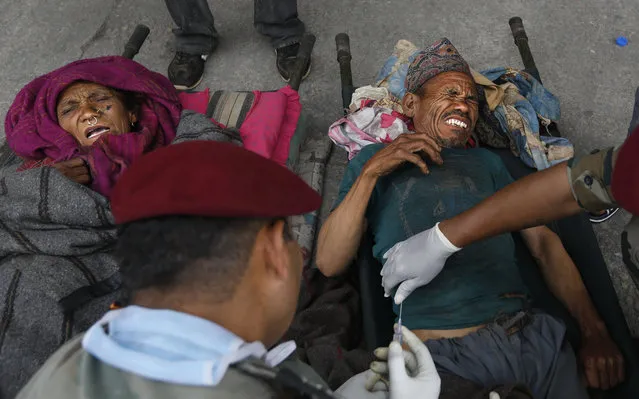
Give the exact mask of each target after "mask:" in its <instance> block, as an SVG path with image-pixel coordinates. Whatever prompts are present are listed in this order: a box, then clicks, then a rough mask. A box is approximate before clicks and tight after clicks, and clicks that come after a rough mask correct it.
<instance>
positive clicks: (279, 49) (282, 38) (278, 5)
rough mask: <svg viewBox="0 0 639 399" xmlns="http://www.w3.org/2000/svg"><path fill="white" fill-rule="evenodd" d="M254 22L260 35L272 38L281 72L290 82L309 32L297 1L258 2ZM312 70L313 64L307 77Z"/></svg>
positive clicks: (307, 66)
mask: <svg viewBox="0 0 639 399" xmlns="http://www.w3.org/2000/svg"><path fill="white" fill-rule="evenodd" d="M253 23H254V25H255V28H256V29H257V31H258V32H259V33H261V34H263V35H265V36H268V37H269V38H270V39H271V44H272V45H273V47H274V48H275V52H276V54H277V62H276V66H277V70H278V71H279V73H280V75H281V76H282V78H283V79H284V80H285V81H288V80H289V79H290V76H291V72H292V71H293V68H294V67H295V63H296V60H297V52H298V51H299V46H300V45H299V43H300V41H301V40H302V36H303V35H304V31H305V27H304V23H303V22H302V21H300V19H299V18H298V15H297V0H254V21H253ZM310 67H311V64H310V62H309V63H308V64H307V65H306V69H305V73H304V77H306V76H307V75H308V73H309V72H310Z"/></svg>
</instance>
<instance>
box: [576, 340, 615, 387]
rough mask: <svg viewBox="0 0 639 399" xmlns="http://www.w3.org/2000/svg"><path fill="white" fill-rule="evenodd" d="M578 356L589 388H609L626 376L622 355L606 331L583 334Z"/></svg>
mask: <svg viewBox="0 0 639 399" xmlns="http://www.w3.org/2000/svg"><path fill="white" fill-rule="evenodd" d="M579 358H580V359H581V361H582V362H583V364H584V370H585V372H586V379H587V381H588V386H589V387H591V388H599V389H610V388H613V387H615V386H616V385H618V384H619V383H621V382H623V380H624V379H625V378H626V377H625V367H624V360H623V356H622V354H621V352H619V348H617V345H615V343H614V342H612V339H610V336H609V335H608V333H607V332H603V333H596V334H594V335H592V336H589V337H586V336H584V341H583V344H582V346H581V350H580V351H579Z"/></svg>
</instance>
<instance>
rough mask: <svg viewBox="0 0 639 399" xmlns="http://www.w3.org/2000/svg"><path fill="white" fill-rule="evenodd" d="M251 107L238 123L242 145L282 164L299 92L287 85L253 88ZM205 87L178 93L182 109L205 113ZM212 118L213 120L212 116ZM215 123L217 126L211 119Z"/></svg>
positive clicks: (294, 122)
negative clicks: (272, 87) (261, 89)
mask: <svg viewBox="0 0 639 399" xmlns="http://www.w3.org/2000/svg"><path fill="white" fill-rule="evenodd" d="M253 95H254V96H255V99H254V102H253V107H252V108H251V110H250V111H249V112H248V114H247V115H246V118H245V119H244V121H243V122H242V124H241V125H240V126H239V131H240V136H241V137H242V142H243V143H244V147H245V148H246V149H248V150H251V151H253V152H255V153H257V154H260V155H262V156H263V157H265V158H269V159H272V160H274V161H275V162H277V163H279V164H281V165H284V166H286V161H287V160H288V156H289V151H290V145H291V139H292V138H293V135H294V134H295V129H296V128H297V122H298V120H299V117H300V114H301V112H302V105H301V104H300V96H299V94H298V93H297V92H296V91H295V90H293V89H291V87H290V86H286V87H283V88H281V89H280V90H278V91H274V92H260V91H254V92H253ZM209 98H210V94H209V89H208V88H207V89H206V90H204V91H201V92H196V93H180V101H181V102H182V106H183V107H184V109H189V110H193V111H196V112H199V113H203V114H206V110H207V107H208V103H209ZM212 120H213V119H212ZM213 122H215V123H216V124H217V125H220V126H223V125H221V124H220V123H219V122H217V121H216V120H213Z"/></svg>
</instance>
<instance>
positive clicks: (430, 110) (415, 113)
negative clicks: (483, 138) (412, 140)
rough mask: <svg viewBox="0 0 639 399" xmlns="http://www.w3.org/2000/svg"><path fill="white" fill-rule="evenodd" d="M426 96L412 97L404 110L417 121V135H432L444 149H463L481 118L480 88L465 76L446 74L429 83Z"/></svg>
mask: <svg viewBox="0 0 639 399" xmlns="http://www.w3.org/2000/svg"><path fill="white" fill-rule="evenodd" d="M422 90H423V93H422V94H423V95H421V96H420V95H418V94H413V93H408V94H406V96H404V100H403V104H402V105H403V108H404V111H405V112H406V114H407V115H408V116H410V117H412V118H413V123H414V125H415V131H417V132H421V133H426V134H429V135H430V136H431V137H433V138H434V139H435V140H437V142H438V143H439V144H440V145H441V146H442V147H461V146H464V145H465V144H466V142H467V141H468V138H469V137H470V135H471V133H472V131H473V129H474V128H475V124H476V123H477V116H478V96H477V87H476V86H475V82H474V81H473V80H472V78H471V77H470V76H468V75H466V74H465V73H461V72H445V73H442V74H439V75H437V76H435V77H434V78H432V79H431V80H429V81H428V82H426V84H425V85H424V86H423V87H422Z"/></svg>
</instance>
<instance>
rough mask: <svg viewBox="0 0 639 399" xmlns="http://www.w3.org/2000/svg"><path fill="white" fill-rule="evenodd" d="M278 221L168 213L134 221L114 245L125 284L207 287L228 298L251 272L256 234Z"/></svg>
mask: <svg viewBox="0 0 639 399" xmlns="http://www.w3.org/2000/svg"><path fill="white" fill-rule="evenodd" d="M277 220H282V219H237V218H234V219H232V218H210V217H199V216H166V217H160V218H153V219H147V220H142V221H136V222H131V223H129V224H127V225H125V226H123V227H122V229H121V230H120V237H119V239H118V243H117V245H116V248H115V253H116V256H117V257H118V258H119V260H120V271H121V274H122V280H123V283H124V286H125V289H126V291H127V292H128V293H129V294H131V293H134V292H135V291H138V290H142V289H145V288H156V289H159V290H166V291H170V290H173V289H179V288H186V289H206V290H207V292H208V293H209V294H214V295H215V296H216V297H219V298H220V300H225V299H228V298H230V297H231V296H232V295H233V293H234V292H235V288H236V286H237V284H238V283H239V282H240V280H241V279H242V277H243V275H244V273H245V272H246V268H247V267H248V261H249V257H250V255H251V250H252V247H253V245H254V243H255V239H256V236H257V233H258V232H259V231H260V229H261V228H262V227H264V226H265V225H267V224H269V223H274V222H276V221H277ZM285 223H286V221H285ZM284 227H285V228H284V234H285V239H287V240H290V239H291V237H290V233H289V231H288V225H287V224H286V225H285V226H284Z"/></svg>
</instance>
